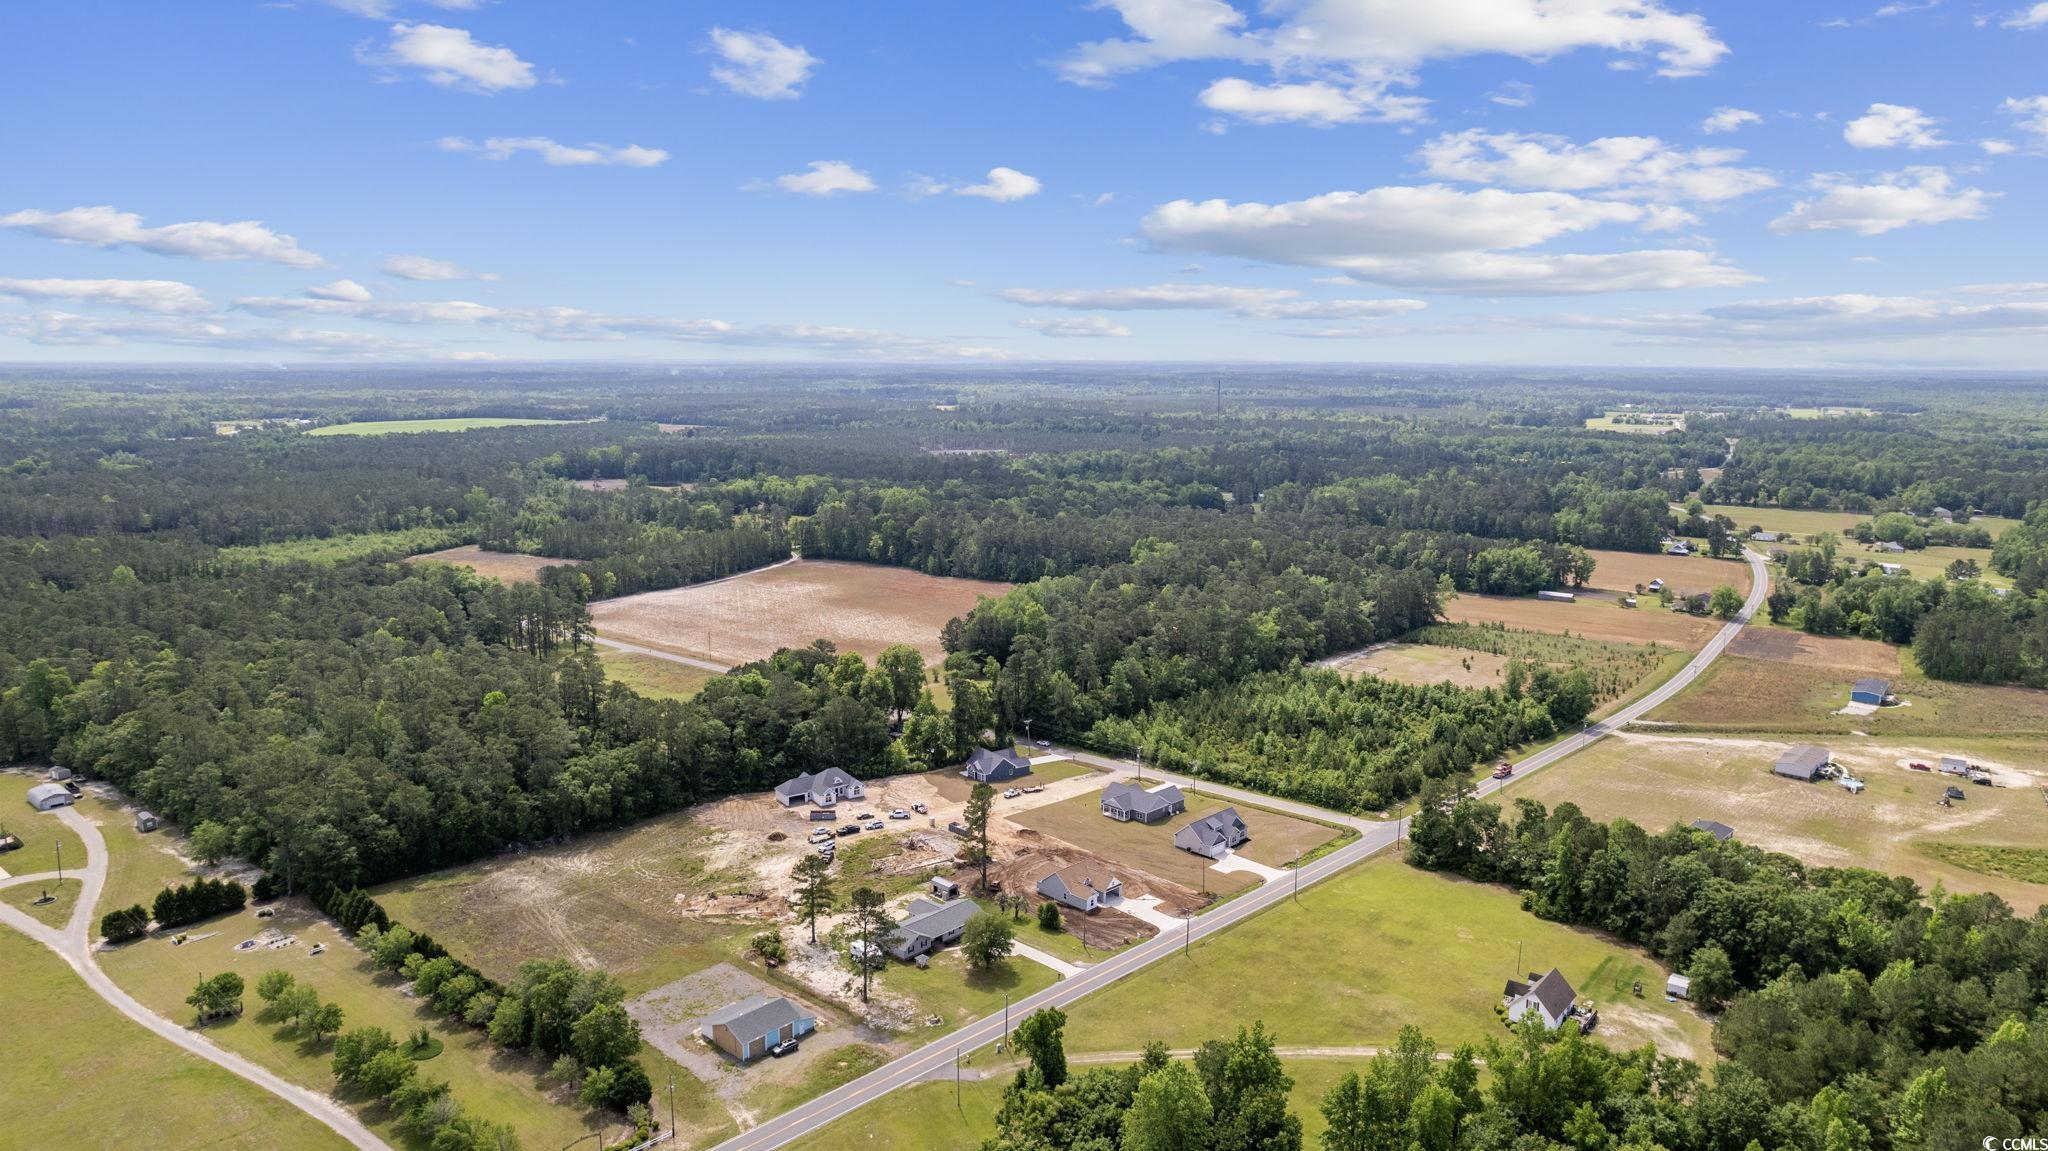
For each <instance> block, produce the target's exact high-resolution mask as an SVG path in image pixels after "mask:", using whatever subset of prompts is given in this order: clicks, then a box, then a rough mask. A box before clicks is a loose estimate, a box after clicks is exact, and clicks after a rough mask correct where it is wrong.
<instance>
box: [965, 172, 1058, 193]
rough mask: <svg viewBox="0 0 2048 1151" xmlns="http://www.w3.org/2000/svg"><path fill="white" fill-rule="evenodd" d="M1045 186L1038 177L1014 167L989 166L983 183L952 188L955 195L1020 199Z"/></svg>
mask: <svg viewBox="0 0 2048 1151" xmlns="http://www.w3.org/2000/svg"><path fill="white" fill-rule="evenodd" d="M1043 187H1045V185H1044V184H1042V183H1040V182H1039V180H1038V177H1036V176H1027V175H1025V174H1024V173H1022V172H1019V171H1018V170H1017V169H1015V168H990V169H989V170H988V179H987V181H986V182H985V183H980V184H968V185H965V186H964V187H959V188H955V189H953V194H954V195H956V196H979V197H980V198H982V199H984V200H996V201H1008V200H1021V199H1023V198H1024V197H1026V196H1035V195H1037V194H1038V191H1039V189H1041V188H1043Z"/></svg>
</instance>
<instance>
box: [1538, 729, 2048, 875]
mask: <svg viewBox="0 0 2048 1151" xmlns="http://www.w3.org/2000/svg"><path fill="white" fill-rule="evenodd" d="M1809 741H1810V742H1818V743H1821V744H1822V745H1824V746H1826V747H1827V748H1828V749H1829V750H1830V751H1831V752H1832V754H1833V756H1834V758H1835V761H1836V762H1837V763H1839V764H1842V765H1844V766H1846V767H1848V768H1850V769H1851V770H1852V771H1854V772H1855V774H1856V777H1857V778H1859V779H1861V780H1863V781H1864V782H1865V783H1866V784H1867V785H1868V786H1867V789H1866V790H1865V791H1864V792H1863V793H1862V794H1861V795H1852V794H1851V793H1849V792H1848V791H1846V790H1844V789H1842V788H1841V787H1838V786H1836V785H1835V784H1834V783H1832V782H1827V781H1822V782H1818V783H1802V782H1800V781H1798V780H1792V779H1786V778H1784V777H1782V776H1778V775H1774V774H1772V772H1771V763H1772V762H1773V761H1774V760H1775V759H1776V758H1777V756H1778V753H1779V752H1780V751H1782V750H1783V749H1784V748H1785V747H1786V746H1787V745H1788V744H1792V743H1801V742H1809ZM1944 753H1946V754H1951V755H1954V754H1964V755H1967V756H1968V757H1969V758H1970V759H1971V760H1973V761H1974V762H1978V763H1982V764H1984V765H1986V766H1987V767H1996V768H2001V769H2005V770H2006V772H2007V775H2006V777H2007V778H2009V779H2014V780H2025V779H2029V778H2031V779H2032V781H2033V782H2032V783H2029V784H2028V785H2026V786H2016V787H1978V786H1972V785H1969V784H1963V785H1962V786H1963V788H1964V791H1965V793H1966V796H1967V798H1965V799H1963V800H1961V801H1959V802H1957V803H1955V804H1954V806H1952V807H1942V806H1940V805H1939V804H1937V803H1936V802H1935V801H1936V800H1937V799H1939V798H1940V797H1941V794H1942V789H1943V788H1944V787H1946V786H1948V785H1950V784H1952V783H1956V782H1957V781H1956V780H1955V779H1953V778H1952V777H1949V776H1943V775H1940V774H1939V773H1930V772H1918V771H1912V770H1910V769H1908V768H1907V767H1906V766H1905V764H1906V763H1908V762H1913V761H1918V762H1922V763H1934V762H1937V761H1938V758H1939V757H1940V756H1941V755H1943V754H1944ZM2041 782H2048V743H2043V742H2042V741H2038V740H2035V741H2004V742H1997V743H1982V742H1977V741H1970V740H1965V741H1963V742H1961V743H1957V742H1952V741H1951V740H1950V739H1948V738H1940V737H1935V738H1930V737H1926V736H1913V737H1899V738H1885V737H1882V736H1880V737H1874V738H1859V737H1855V736H1830V737H1821V738H1818V739H1813V738H1812V737H1802V736H1782V735H1773V736H1735V735H1727V736H1722V735H1712V736H1708V735H1685V736H1680V735H1637V734H1624V735H1622V736H1619V737H1616V738H1614V739H1610V740H1607V741H1603V742H1602V743H1600V744H1598V745H1596V746H1594V747H1592V748H1590V749H1588V750H1586V751H1584V752H1582V753H1580V754H1578V755H1575V756H1573V757H1571V758H1570V759H1568V760H1565V761H1564V762H1562V763H1559V764H1557V765H1556V766H1554V767H1550V768H1547V769H1545V770H1544V771H1542V772H1540V773H1538V774H1537V775H1534V776H1532V777H1530V778H1529V779H1528V780H1527V781H1526V782H1518V783H1516V784H1515V785H1513V786H1512V787H1511V788H1510V789H1509V791H1508V793H1507V794H1508V795H1509V797H1511V798H1516V799H1534V800H1537V801H1539V802H1541V803H1544V804H1546V805H1549V806H1553V807H1554V806H1556V805H1558V804H1560V803H1565V802H1570V803H1575V804H1577V805H1578V806H1579V808H1580V809H1581V810H1582V811H1584V812H1585V813H1586V814H1587V815H1588V816H1591V817H1592V818H1594V819H1597V820H1607V819H1615V818H1627V819H1631V820H1634V821H1635V822H1637V823H1639V824H1641V825H1642V826H1644V827H1646V828H1649V829H1651V830H1653V831H1657V830H1662V829H1663V828H1666V827H1669V826H1671V825H1672V824H1673V823H1691V822H1692V821H1693V820H1695V819H1716V820H1719V821H1721V822H1722V823H1725V824H1728V825H1729V826H1730V827H1733V828H1734V829H1735V835H1736V838H1738V839H1740V840H1741V841H1743V842H1744V843H1749V844H1753V845H1755V846H1757V847H1761V848H1765V849H1767V850H1770V851H1781V852H1784V853H1785V854H1787V855H1791V856H1793V857H1795V858H1798V859H1801V860H1804V861H1805V862H1806V863H1808V864H1811V865H1814V866H1824V867H1867V868H1870V869H1872V870H1875V871H1880V872H1883V873H1885V874H1887V875H1905V876H1910V877H1911V878H1913V879H1914V880H1916V881H1918V882H1919V883H1920V884H1921V886H1923V887H1927V888H1931V887H1933V886H1934V884H1935V883H1937V882H1939V883H1941V884H1943V885H1945V886H1946V887H1947V888H1948V889H1949V890H1950V891H1995V892H1997V893H1998V894H1999V895H2000V896H2002V897H2004V898H2005V899H2006V900H2007V901H2008V902H2010V903H2012V904H2013V905H2014V906H2015V907H2018V908H2019V909H2021V911H2023V912H2029V911H2032V910H2033V909H2034V908H2035V907H2038V906H2040V905H2041V904H2042V902H2043V901H2044V900H2048V886H2044V885H2041V884H2035V883H2027V882H2023V881H2019V880H2016V879H2012V878H2008V877H2004V876H1999V875H1995V874H1986V873H1983V872H1978V871H1973V870H1970V869H1969V868H1966V867H1963V866H1958V865H1957V864H1956V863H1953V862H1950V861H1948V860H1944V859H1941V858H1936V857H1934V856H1931V855H1930V854H1928V853H1927V851H1926V850H1925V849H1924V845H1927V844H1931V843H1947V844H1988V845H2005V846H2019V847H2037V848H2038V847H2048V805H2044V804H2043V803H2042V802H2041V798H2042V796H2041V791H2040V789H2039V787H2038V786H2035V784H2038V783H2041Z"/></svg>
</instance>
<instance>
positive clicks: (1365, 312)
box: [995, 284, 1428, 320]
mask: <svg viewBox="0 0 2048 1151" xmlns="http://www.w3.org/2000/svg"><path fill="white" fill-rule="evenodd" d="M995 296H996V298H997V299H999V300H1005V301H1008V302H1009V303H1012V304H1022V305H1024V306H1025V307H1030V308H1070V309H1074V310H1078V311H1097V312H1141V311H1222V312H1230V313H1233V314H1235V315H1239V316H1243V317H1245V318H1247V319H1255V320H1276V319H1303V320H1305V319H1366V318H1371V317H1374V316H1391V315H1398V314H1400V313H1403V312H1414V311H1419V310H1421V309H1422V308H1425V307H1427V306H1428V305H1426V304H1424V303H1423V302H1422V301H1421V300H1401V299H1384V300H1308V299H1303V298H1302V293H1301V292H1298V291H1296V290H1294V289H1292V288H1240V287H1233V286H1229V285H1224V284H1153V285H1150V286H1148V287H1142V288H1051V289H1048V288H1004V289H1002V290H1000V291H998V292H996V293H995Z"/></svg>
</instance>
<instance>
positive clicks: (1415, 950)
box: [1067, 772, 1713, 1062]
mask: <svg viewBox="0 0 2048 1151" xmlns="http://www.w3.org/2000/svg"><path fill="white" fill-rule="evenodd" d="M1544 774H1545V775H1548V774H1549V773H1548V772H1546V773H1544ZM1518 945H1519V947H1520V954H1521V958H1522V964H1521V966H1522V967H1523V969H1524V971H1520V972H1518V971H1517V970H1516V967H1517V964H1516V955H1517V947H1518ZM1276 948H1282V949H1284V953H1285V955H1286V957H1287V959H1286V962H1284V963H1280V962H1275V956H1276V954H1278V953H1279V951H1277V950H1276ZM1553 966H1554V967H1557V968H1559V969H1561V970H1562V971H1563V972H1564V974H1565V976H1566V978H1568V979H1569V980H1570V981H1571V983H1572V986H1573V987H1574V988H1576V989H1577V990H1578V992H1579V997H1580V1001H1581V1002H1585V1001H1588V1000H1590V1001H1592V1002H1593V1003H1594V1004H1595V1005H1596V1006H1598V1008H1599V1009H1600V1030H1599V1031H1598V1032H1597V1034H1598V1035H1599V1036H1600V1037H1601V1038H1602V1039H1603V1040H1605V1041H1607V1042H1610V1043H1613V1044H1615V1045H1617V1046H1622V1047H1634V1046H1640V1045H1641V1044H1643V1043H1644V1042H1655V1043H1656V1044H1657V1045H1658V1047H1659V1049H1660V1050H1662V1051H1663V1052H1664V1053H1665V1054H1667V1055H1682V1056H1686V1057H1688V1058H1692V1059H1696V1060H1700V1061H1702V1062H1709V1061H1711V1060H1712V1059H1713V1055H1712V1050H1711V1048H1710V1046H1709V1045H1708V1042H1707V1039H1708V1031H1709V1027H1708V1024H1707V1022H1706V1020H1704V1019H1702V1018H1700V1017H1699V1016H1697V1015H1695V1014H1693V1013H1692V1012H1691V1011H1690V1010H1689V1009H1687V1008H1685V1007H1683V1006H1681V1005H1676V1004H1667V1003H1665V1002H1664V1000H1663V998H1662V997H1661V996H1652V997H1649V998H1645V999H1640V1000H1638V999H1635V998H1633V997H1632V996H1631V995H1630V986H1631V984H1632V983H1634V982H1635V981H1637V980H1641V981H1642V983H1643V985H1644V986H1645V987H1661V986H1663V983H1664V977H1665V975H1666V972H1665V970H1664V969H1663V968H1662V967H1660V966H1658V965H1657V964H1656V963H1655V962H1654V961H1652V960H1651V959H1650V958H1649V957H1647V956H1645V955H1643V954H1641V953H1640V952H1636V951H1633V950H1630V949H1628V948H1626V947H1623V946H1620V945H1618V944H1615V943H1611V942H1609V941H1607V940H1605V939H1603V938H1601V937H1599V936H1597V935H1594V934H1592V933H1590V932H1584V931H1579V930H1575V929H1573V928H1569V927H1565V926H1563V925H1561V924H1555V923H1548V922H1545V921H1543V920H1539V919H1537V918H1536V917H1535V916H1533V915H1530V914H1528V913H1527V912H1525V911H1523V910H1522V909H1521V903H1520V898H1519V897H1518V896H1517V895H1516V894H1515V893H1514V892H1512V891H1509V890H1507V889H1506V888H1500V887H1491V886H1486V885H1483V884H1476V883H1472V882H1469V881H1467V880H1463V879H1456V878H1452V877H1449V876H1444V875H1438V874H1434V873H1431V872H1426V871H1421V870H1418V869H1416V868H1412V867H1409V866H1408V865H1407V864H1406V863H1405V862H1403V861H1401V860H1400V859H1398V858H1394V857H1382V858H1379V859H1376V860H1373V861H1371V862H1368V863H1365V864H1363V865H1361V866H1359V867H1355V868H1352V869H1351V870H1350V871H1347V872H1345V873H1344V874H1342V875H1340V876H1338V877H1336V878H1334V879H1330V880H1326V881H1324V882H1323V883H1319V884H1317V885H1316V886H1315V887H1313V888H1311V889H1309V890H1307V891H1304V892H1303V893H1302V895H1301V900H1300V902H1299V903H1298V904H1297V903H1293V902H1288V903H1282V904H1279V905H1277V906H1275V907H1274V908H1272V909H1271V910H1268V911H1266V912H1264V913H1263V914H1261V915H1259V916H1258V917H1257V918H1256V919H1254V920H1251V921H1249V922H1246V923H1243V924H1238V925H1235V926H1233V927H1232V928H1231V929H1230V930H1228V931H1225V932H1222V933H1221V934H1219V935H1214V936H1211V937H1209V938H1208V939H1206V940H1204V941H1203V942H1201V943H1198V944H1196V945H1195V948H1194V954H1193V956H1192V957H1190V958H1187V959H1176V960H1173V961H1169V962H1164V963H1160V964H1157V965H1155V966H1153V967H1151V968H1148V969H1146V970H1144V971H1141V972H1139V973H1138V974H1136V975H1133V976H1131V977H1130V978H1129V979H1125V980H1123V981H1121V982H1119V983H1117V984H1115V985H1114V986H1112V987H1110V988H1109V989H1108V990H1106V991H1103V992H1101V993H1100V994H1097V995H1092V996H1090V997H1088V998H1087V999H1084V1000H1082V1001H1081V1002H1079V1003H1077V1004H1075V1005H1074V1006H1073V1008H1072V1009H1071V1010H1070V1011H1069V1012H1068V1015H1069V1022H1068V1024H1067V1050H1068V1051H1069V1052H1070V1053H1071V1052H1087V1051H1131V1050H1135V1049H1136V1048H1137V1047H1139V1046H1141V1045H1142V1044H1144V1043H1145V1042H1147V1041H1150V1040H1154V1039H1158V1040H1164V1041H1165V1042H1166V1043H1167V1044H1168V1045H1169V1046H1171V1047H1174V1048H1176V1049H1179V1048H1188V1047H1192V1046H1194V1045H1195V1044H1198V1043H1200V1042H1202V1041H1203V1040H1205V1039H1209V1038H1212V1037H1215V1036H1219V1035H1226V1034H1234V1033H1235V1032H1236V1029H1237V1026H1238V1024H1239V1023H1241V1022H1249V1021H1251V1020H1264V1021H1265V1024H1266V1027H1267V1029H1268V1030H1269V1031H1272V1032H1273V1033H1274V1034H1275V1035H1277V1036H1278V1037H1279V1042H1280V1043H1281V1044H1283V1045H1298V1046H1360V1045H1377V1044H1382V1043H1386V1042H1389V1041H1391V1040H1392V1039H1393V1038H1394V1036H1395V1034H1396V1033H1397V1032H1398V1031H1399V1030H1400V1028H1401V1027H1402V1025H1404V1024H1408V1023H1413V1024H1415V1025H1416V1026H1418V1027H1420V1028H1422V1030H1423V1033H1424V1034H1426V1035H1429V1036H1431V1037H1432V1038H1434V1039H1435V1040H1436V1041H1437V1042H1438V1043H1440V1044H1443V1045H1445V1046H1450V1045H1453V1044H1457V1043H1461V1042H1465V1041H1468V1040H1471V1041H1478V1040H1483V1039H1485V1038H1487V1037H1488V1036H1497V1035H1501V1034H1502V1033H1503V1032H1502V1028H1501V1024H1500V1022H1499V1019H1498V1017H1496V1016H1495V1014H1494V1007H1495V1006H1496V1005H1497V1004H1498V1003H1499V1002H1500V997H1501V985H1502V983H1503V982H1504V981H1505V980H1507V979H1508V978H1510V977H1519V976H1520V975H1521V974H1523V973H1524V972H1526V971H1529V970H1534V971H1543V970H1547V969H1549V968H1550V967H1553ZM1161 1003H1167V1004H1171V1005H1172V1008H1171V1009H1170V1010H1160V1009H1158V1007H1157V1005H1158V1004H1161Z"/></svg>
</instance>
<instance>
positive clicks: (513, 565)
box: [410, 544, 576, 583]
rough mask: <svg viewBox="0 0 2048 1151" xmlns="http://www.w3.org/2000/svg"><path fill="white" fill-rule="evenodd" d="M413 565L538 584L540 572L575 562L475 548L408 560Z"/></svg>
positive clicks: (424, 555) (445, 550)
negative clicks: (442, 566) (450, 566)
mask: <svg viewBox="0 0 2048 1151" xmlns="http://www.w3.org/2000/svg"><path fill="white" fill-rule="evenodd" d="M410 562H412V563H443V564H454V565H455V566H456V567H466V568H468V569H469V570H471V571H473V572H475V573H476V574H478V575H480V576H488V577H489V578H491V579H494V580H502V581H504V582H505V583H538V582H540V573H541V569H543V568H551V567H561V566H563V565H565V564H573V563H575V562H576V561H575V560H560V559H551V558H549V557H547V556H529V555H521V554H519V553H517V552H487V551H485V550H484V549H482V548H480V547H478V546H476V545H475V544H464V545H462V546H461V547H452V548H442V549H441V550H440V551H436V552H426V553H424V554H421V555H415V556H413V557H411V560H410Z"/></svg>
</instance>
